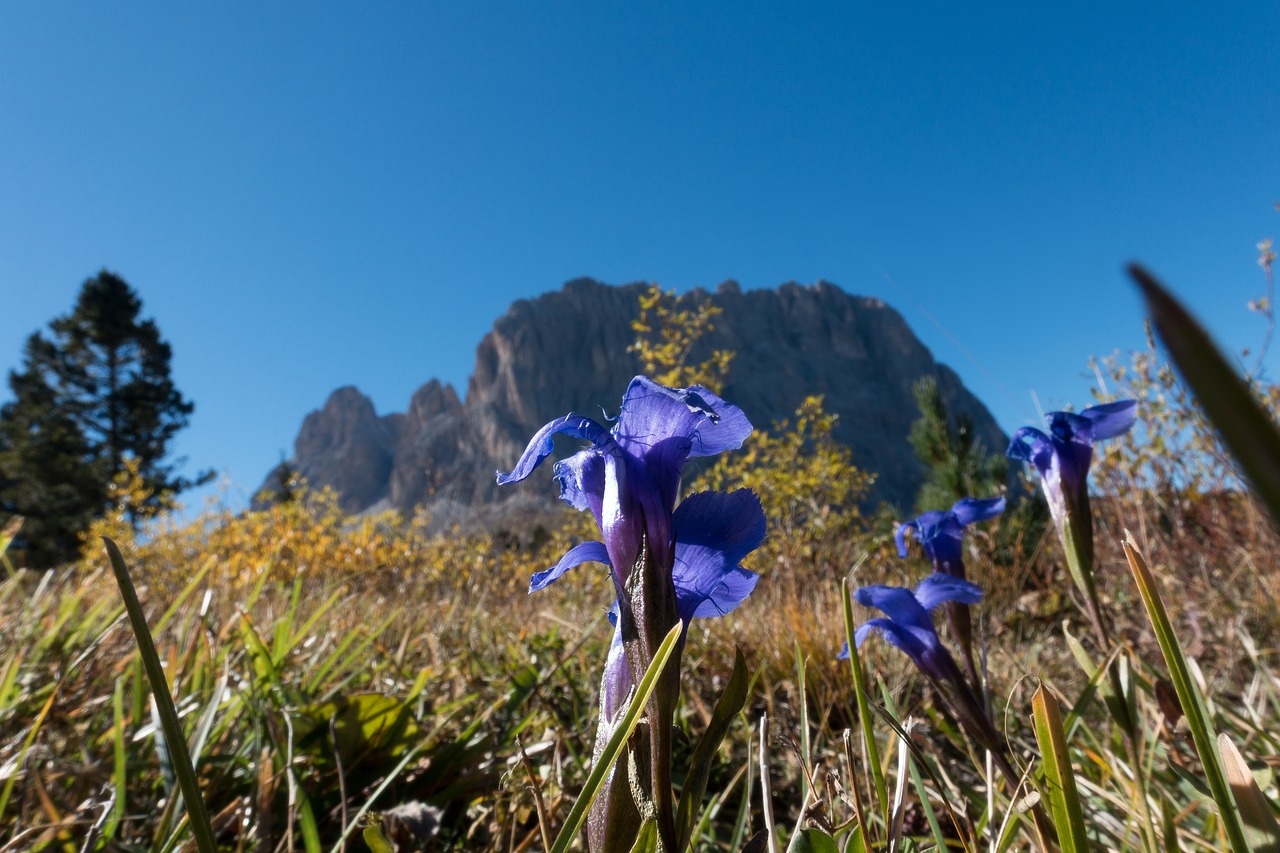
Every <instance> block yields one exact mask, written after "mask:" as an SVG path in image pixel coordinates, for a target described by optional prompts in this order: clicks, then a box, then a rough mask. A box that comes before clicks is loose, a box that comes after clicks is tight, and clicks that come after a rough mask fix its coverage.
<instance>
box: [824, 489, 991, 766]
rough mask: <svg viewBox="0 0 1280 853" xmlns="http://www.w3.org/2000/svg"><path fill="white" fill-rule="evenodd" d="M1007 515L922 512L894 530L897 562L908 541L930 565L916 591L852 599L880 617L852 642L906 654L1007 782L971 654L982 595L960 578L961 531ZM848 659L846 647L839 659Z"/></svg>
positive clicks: (879, 589) (976, 510)
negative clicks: (941, 617)
mask: <svg viewBox="0 0 1280 853" xmlns="http://www.w3.org/2000/svg"><path fill="white" fill-rule="evenodd" d="M1004 507H1005V502H1004V499H1003V498H992V499H987V500H977V499H974V498H965V499H964V500H961V501H959V502H957V503H956V504H955V505H954V506H952V507H951V509H949V510H939V511H934V512H926V513H924V514H923V515H921V516H919V517H918V518H916V519H914V520H912V521H908V522H906V523H905V524H900V525H898V529H897V532H896V534H895V539H896V540H897V543H898V554H899V556H901V557H906V556H907V537H908V536H913V537H914V538H915V539H917V540H919V542H920V544H921V546H922V547H923V549H924V552H925V555H926V556H927V557H928V558H929V561H930V563H932V565H933V573H932V574H931V575H929V576H928V577H926V578H924V580H922V581H920V583H919V584H917V585H916V588H915V589H914V590H912V589H906V588H905V587H897V586H882V585H874V586H864V587H862V588H860V589H859V590H858V591H857V592H856V593H854V597H855V598H856V599H857V601H858V603H859V604H861V605H863V606H864V607H874V608H875V609H877V610H880V611H881V612H883V613H884V616H883V617H877V618H874V619H869V620H867V622H865V623H863V624H862V625H860V626H858V629H857V630H856V631H855V632H854V642H855V643H856V645H857V646H858V647H859V648H861V647H862V644H863V642H864V641H865V640H866V639H867V637H869V636H870V635H871V634H872V633H873V632H877V633H879V634H881V635H882V636H883V637H884V638H885V639H886V640H888V642H889V643H890V644H891V645H893V646H894V647H896V648H898V649H900V650H901V651H903V652H905V653H906V655H907V656H908V657H909V658H911V661H912V663H914V664H915V665H916V668H917V669H919V670H920V672H921V673H922V674H923V675H924V676H925V677H926V678H928V679H929V681H930V683H931V684H933V685H934V687H935V688H937V690H938V693H939V694H940V695H941V696H942V698H943V699H944V700H945V701H946V702H947V704H948V705H949V707H950V708H951V711H952V713H953V714H954V716H955V718H956V719H957V720H958V721H959V722H960V723H961V724H962V725H963V726H964V728H965V730H966V731H968V732H969V734H970V736H972V737H973V738H974V739H975V740H976V741H977V742H978V743H979V744H981V745H982V746H983V747H984V748H986V749H988V750H990V751H991V752H992V753H993V755H994V756H995V759H996V762H997V763H998V764H999V765H1000V766H1001V769H1002V771H1006V774H1007V773H1008V772H1009V770H1010V768H1009V765H1008V762H1007V761H1006V759H1005V758H1004V755H1003V747H1002V745H1001V743H1000V739H999V737H998V735H997V733H996V730H995V728H994V727H993V726H992V724H991V720H990V718H989V717H988V716H987V713H986V711H985V710H984V707H983V703H982V702H981V701H980V700H979V698H978V693H977V692H976V689H977V688H978V687H979V684H980V682H979V680H978V673H977V669H976V667H975V666H974V663H973V658H972V652H971V649H970V645H971V639H970V621H969V606H970V605H973V604H977V603H978V602H979V601H981V600H982V590H981V589H980V588H979V587H978V586H977V584H974V583H972V582H970V581H969V580H968V579H966V578H965V569H964V559H963V553H962V549H961V544H962V541H963V536H964V528H965V527H966V526H968V525H969V524H972V523H974V522H976V521H985V520H987V519H990V518H994V517H995V516H997V515H999V514H1000V513H1001V512H1003V511H1004ZM938 607H946V608H947V613H948V617H949V619H950V622H951V628H952V633H953V634H955V635H956V640H957V642H958V643H959V644H960V646H961V648H962V650H963V651H964V654H965V662H966V665H967V666H968V669H969V680H966V679H965V677H964V675H963V674H962V673H961V671H960V667H959V666H957V665H956V661H955V658H953V657H952V656H951V653H950V652H949V651H948V650H947V647H946V646H945V645H943V643H942V639H941V638H940V637H939V636H938V632H937V629H935V628H934V625H933V611H934V610H935V609H937V608H938ZM848 655H849V647H848V644H846V645H845V647H844V649H843V650H842V651H841V652H840V657H841V658H845V657H848ZM1015 781H1016V778H1015Z"/></svg>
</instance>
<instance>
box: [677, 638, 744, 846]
mask: <svg viewBox="0 0 1280 853" xmlns="http://www.w3.org/2000/svg"><path fill="white" fill-rule="evenodd" d="M747 681H748V678H747V662H746V659H745V658H743V656H742V649H734V655H733V671H732V672H731V673H730V674H729V683H728V684H726V685H725V687H724V692H723V693H721V694H720V698H719V699H718V700H717V701H716V707H715V710H714V711H712V712H711V722H710V723H709V724H708V725H707V730H706V731H705V732H703V734H702V739H701V740H699V741H698V746H697V748H695V749H694V751H693V758H692V759H691V760H690V762H689V772H688V774H687V775H686V776H685V780H684V787H683V788H682V789H681V791H680V805H679V807H678V808H677V810H676V836H677V838H678V843H677V844H676V849H677V850H684V849H686V848H687V847H688V846H689V840H690V837H691V836H692V833H693V827H694V824H695V823H696V822H697V813H698V806H700V805H701V804H702V797H703V795H704V794H705V793H706V791H707V780H708V779H709V778H710V777H711V763H712V761H714V760H715V757H716V752H717V751H718V750H719V748H720V743H721V741H723V740H724V738H725V735H727V734H728V733H729V727H730V726H731V725H732V724H733V720H734V718H735V717H737V716H738V712H739V711H741V710H742V706H743V705H745V704H746V702H747Z"/></svg>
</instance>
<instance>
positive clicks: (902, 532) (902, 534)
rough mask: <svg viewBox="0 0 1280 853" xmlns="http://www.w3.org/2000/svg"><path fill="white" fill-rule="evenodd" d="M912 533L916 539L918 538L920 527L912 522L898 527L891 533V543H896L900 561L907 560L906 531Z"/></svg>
mask: <svg viewBox="0 0 1280 853" xmlns="http://www.w3.org/2000/svg"><path fill="white" fill-rule="evenodd" d="M909 530H910V531H913V532H914V533H915V534H916V538H917V539H919V538H920V525H919V524H917V523H916V522H914V521H908V522H906V523H903V524H899V525H898V529H897V530H895V531H893V541H894V542H897V543H898V556H899V557H901V558H902V559H904V560H905V559H906V558H907V531H909Z"/></svg>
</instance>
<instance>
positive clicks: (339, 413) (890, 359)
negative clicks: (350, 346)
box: [265, 279, 1006, 517]
mask: <svg viewBox="0 0 1280 853" xmlns="http://www.w3.org/2000/svg"><path fill="white" fill-rule="evenodd" d="M644 288H645V285H643V284H631V285H626V286H622V287H613V286H609V285H605V284H601V283H599V282H596V281H592V280H589V279H577V280H575V281H571V282H569V283H568V284H566V285H565V286H564V288H563V289H562V290H560V291H557V292H553V293H547V294H544V295H542V296H540V297H538V298H537V299H532V300H520V301H518V302H516V303H515V304H514V305H512V306H511V308H510V310H508V311H507V313H506V315H505V316H503V317H501V318H499V319H498V321H497V322H496V323H494V326H493V330H492V331H491V332H489V334H487V335H486V336H485V337H484V340H482V341H481V342H480V345H479V347H478V348H477V349H476V364H475V370H474V372H473V374H472V376H471V381H470V384H469V386H468V388H467V395H466V400H465V401H463V400H460V399H459V398H458V395H457V393H456V392H455V391H454V390H453V388H452V387H450V386H448V385H442V384H441V383H440V382H438V381H437V380H435V379H432V380H431V381H429V382H428V383H427V384H425V385H423V386H422V387H421V388H420V389H418V391H417V392H416V393H415V394H414V395H413V399H412V400H410V401H409V407H408V411H407V412H405V413H402V414H400V413H397V414H390V415H384V416H379V415H377V413H376V412H375V411H374V408H373V404H372V403H371V402H370V400H369V399H368V398H367V397H365V396H364V395H363V394H361V393H360V392H359V391H358V390H357V389H355V388H352V387H346V388H340V389H338V390H337V391H335V392H333V394H332V395H331V396H330V398H329V400H328V402H326V403H325V405H324V407H323V408H321V409H319V410H317V411H314V412H312V413H311V414H309V415H307V417H306V419H305V420H304V421H303V424H302V430H301V431H300V432H299V434H298V438H297V441H296V442H295V452H294V455H293V458H292V459H291V460H289V461H288V462H287V463H285V465H286V466H287V467H288V468H291V469H293V470H296V471H298V472H300V473H301V474H303V475H304V476H305V477H306V478H307V480H308V481H309V482H310V483H311V484H312V485H313V486H323V485H328V486H332V487H333V488H334V489H335V490H337V492H338V493H339V495H340V496H341V504H342V506H343V508H344V509H345V510H347V511H350V512H360V511H364V510H368V509H373V508H384V507H395V508H399V509H402V510H410V509H412V508H413V507H415V506H417V505H420V504H427V505H428V506H429V507H430V508H431V509H432V511H433V513H443V514H444V515H446V516H452V517H458V516H459V515H460V514H462V515H465V512H464V511H465V510H467V509H468V508H470V509H473V510H478V509H480V508H482V507H488V506H491V505H492V504H494V503H495V502H497V501H500V500H505V499H508V498H510V497H511V496H513V495H516V494H522V492H521V488H522V487H508V488H507V489H505V490H503V493H501V494H500V493H499V491H498V489H497V486H496V485H495V483H494V471H495V470H497V469H502V470H509V469H510V467H511V466H512V465H513V464H514V463H515V461H516V459H517V458H519V456H520V453H521V451H522V450H523V449H524V446H525V444H526V443H527V442H528V440H529V438H530V436H532V435H533V433H534V432H535V431H537V429H538V428H539V427H541V426H542V425H543V424H544V423H546V422H547V421H549V420H551V419H552V418H554V417H557V416H559V415H563V414H566V413H568V412H570V411H575V410H576V411H578V412H582V413H583V414H587V413H591V412H593V411H599V409H601V408H603V409H604V410H605V411H606V412H608V413H609V414H610V415H612V414H616V412H617V408H618V404H619V403H620V402H621V399H622V392H623V390H624V389H625V388H626V385H627V382H628V381H630V379H631V377H632V376H633V375H635V374H636V373H637V372H638V370H639V366H638V364H637V363H636V359H635V357H634V356H633V355H632V354H630V353H628V352H627V347H628V345H629V344H630V343H632V341H633V340H634V333H633V332H632V330H631V322H632V320H634V319H635V317H636V316H637V314H638V311H639V308H638V305H639V297H640V294H641V293H642V292H643V291H644ZM697 296H705V295H704V294H698V293H695V298H696V297H697ZM709 298H710V299H711V300H712V301H713V302H714V303H715V304H716V305H718V306H719V307H721V308H722V309H724V313H723V314H721V315H720V316H718V317H716V319H715V324H716V327H715V329H714V331H712V332H711V333H710V334H709V335H707V337H706V340H705V341H704V342H703V345H704V346H705V347H706V348H707V349H711V348H715V349H726V350H731V351H733V352H735V353H736V355H735V357H734V360H733V363H732V366H731V369H730V375H729V380H728V382H727V383H726V385H725V387H724V390H723V393H722V396H723V397H724V398H725V399H726V400H729V401H730V402H732V403H735V404H736V405H738V406H740V407H741V408H742V409H743V411H744V412H746V413H747V416H748V417H749V418H750V419H751V421H752V423H753V424H755V425H756V428H757V429H761V428H763V429H768V428H769V427H770V426H771V425H772V424H773V423H774V422H775V421H777V420H780V419H783V418H787V417H790V416H791V414H792V412H794V410H795V409H796V407H797V406H799V404H800V402H801V401H802V400H803V399H804V397H805V396H807V395H810V394H823V395H825V396H826V408H827V410H828V411H831V412H835V413H836V414H838V415H839V416H840V417H839V421H838V422H837V427H836V432H835V435H836V438H838V439H839V440H840V441H842V442H844V443H845V444H847V445H848V446H849V447H850V448H851V449H852V451H853V454H854V460H855V462H856V463H857V464H858V465H859V466H860V467H862V468H864V469H866V470H869V471H874V472H875V473H876V474H877V479H876V486H875V491H874V493H873V495H872V497H873V499H874V500H887V501H893V502H897V503H899V504H901V505H903V506H908V507H909V506H910V505H911V503H912V499H913V497H914V495H915V493H916V491H917V490H918V488H919V486H920V483H921V481H922V477H923V471H922V469H921V466H920V464H919V463H918V462H917V461H916V460H915V457H914V456H913V455H912V452H911V448H910V445H909V444H908V442H907V434H908V431H909V430H910V428H911V424H912V422H913V421H915V420H916V418H917V417H919V413H918V411H917V409H916V405H915V400H914V397H913V396H912V391H911V386H912V384H913V383H914V382H915V381H916V380H917V379H919V378H920V377H922V376H925V375H930V374H931V375H934V376H936V377H937V380H938V387H939V390H940V391H941V393H942V397H943V400H944V401H945V402H946V404H947V406H948V408H949V409H950V411H951V412H952V413H953V414H960V413H963V414H967V415H968V416H969V417H970V418H971V419H972V420H973V423H974V427H975V431H976V433H977V435H978V436H979V437H980V438H982V440H983V441H984V442H985V443H986V445H987V446H988V447H989V448H993V449H996V450H997V451H998V450H999V449H1000V448H1003V446H1004V443H1005V441H1006V439H1005V436H1004V434H1003V433H1002V432H1001V430H1000V428H999V427H998V426H997V425H996V422H995V420H994V419H993V418H992V417H991V414H990V413H989V412H988V411H987V409H986V407H985V406H983V404H982V403H981V402H980V401H979V400H978V399H977V398H976V397H974V396H973V395H972V394H970V393H969V392H968V391H967V390H966V389H965V388H964V386H963V385H962V384H961V382H960V379H959V377H957V376H956V374H955V373H954V372H953V371H952V370H951V369H950V368H948V367H946V366H945V365H941V364H938V363H937V362H935V361H934V360H933V356H932V355H930V353H929V351H928V350H927V349H926V348H925V347H924V345H923V344H921V343H920V341H919V340H918V339H917V338H916V336H915V335H914V334H913V333H912V332H911V329H910V328H908V326H907V324H906V322H905V321H904V320H903V319H902V316H901V315H899V314H898V312H897V311H895V310H893V309H892V308H890V307H889V306H888V305H886V304H884V303H883V302H881V301H879V300H878V299H869V298H866V297H860V296H850V295H849V294H847V293H845V292H844V291H842V290H841V289H840V288H838V287H836V286H835V285H833V284H829V283H826V282H819V283H818V284H817V285H814V286H802V285H798V284H785V285H782V286H781V287H779V288H778V289H777V290H750V291H743V290H741V289H740V288H739V287H738V285H737V284H735V283H733V282H726V283H725V284H722V285H720V287H719V288H718V289H717V290H716V292H715V293H714V294H711V295H710V297H709ZM694 357H695V358H696V357H697V353H694ZM278 476H279V472H278V471H276V472H272V474H271V475H269V476H268V478H267V483H266V484H265V485H266V486H267V487H270V486H271V484H273V483H275V482H277V480H278ZM550 476H551V475H550V472H549V471H548V472H547V475H546V479H549V478H550ZM539 477H540V475H539V474H535V475H534V477H533V478H531V479H532V480H533V481H535V482H536V481H538V480H539ZM529 488H530V489H532V488H537V490H538V494H539V495H543V496H547V497H554V494H555V490H554V489H553V488H552V487H550V486H549V485H547V484H546V483H543V484H541V486H540V487H529ZM525 497H526V499H527V495H526V496H525Z"/></svg>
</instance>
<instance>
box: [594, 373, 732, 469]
mask: <svg viewBox="0 0 1280 853" xmlns="http://www.w3.org/2000/svg"><path fill="white" fill-rule="evenodd" d="M751 429H752V427H751V422H750V421H748V420H747V416H746V415H744V414H743V413H742V410H741V409H739V408H738V407H737V406H734V405H732V404H731V403H726V402H725V401H724V400H722V399H720V398H719V397H718V396H716V395H715V394H713V393H711V392H710V391H708V390H707V389H706V388H703V387H702V386H701V385H694V386H693V387H691V388H665V387H663V386H661V385H659V384H658V383H656V382H654V381H653V380H651V379H649V378H647V377H644V376H637V377H636V378H635V379H632V380H631V384H630V385H629V386H628V387H627V393H626V395H625V396H624V397H623V399H622V413H621V414H620V415H619V417H618V422H617V424H616V425H615V426H614V434H615V435H616V436H617V439H618V442H619V443H620V444H621V445H622V446H623V447H624V448H626V449H627V450H628V451H630V452H631V453H634V454H635V455H637V456H646V455H647V454H648V451H649V450H650V449H651V448H653V447H656V446H659V445H660V444H662V443H663V442H664V441H667V440H669V439H672V438H679V439H687V440H688V441H689V450H688V455H689V456H714V455H715V454H717V453H720V452H721V451H724V450H733V449H735V448H738V447H741V446H742V442H743V441H744V440H746V437H747V436H748V435H750V434H751Z"/></svg>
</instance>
